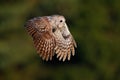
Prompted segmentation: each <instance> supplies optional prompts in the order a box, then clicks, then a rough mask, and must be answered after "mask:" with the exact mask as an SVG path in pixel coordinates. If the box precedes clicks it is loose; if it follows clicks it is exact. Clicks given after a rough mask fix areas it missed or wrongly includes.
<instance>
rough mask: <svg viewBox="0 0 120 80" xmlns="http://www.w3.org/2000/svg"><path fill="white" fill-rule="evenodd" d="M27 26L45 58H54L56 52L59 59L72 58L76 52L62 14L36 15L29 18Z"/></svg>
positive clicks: (41, 55)
mask: <svg viewBox="0 0 120 80" xmlns="http://www.w3.org/2000/svg"><path fill="white" fill-rule="evenodd" d="M25 27H26V29H27V31H28V33H29V35H31V36H32V38H33V42H34V46H35V48H36V50H37V53H38V55H40V57H42V59H43V60H46V61H48V60H52V57H53V56H54V55H55V54H56V55H57V58H59V60H62V61H65V60H66V59H68V60H70V57H71V54H72V55H74V54H75V50H74V47H76V42H75V40H74V39H73V37H72V35H71V33H70V32H69V29H68V27H67V24H66V22H65V18H64V17H63V16H60V15H52V16H43V17H36V18H33V19H31V20H28V21H27V23H26V24H25Z"/></svg>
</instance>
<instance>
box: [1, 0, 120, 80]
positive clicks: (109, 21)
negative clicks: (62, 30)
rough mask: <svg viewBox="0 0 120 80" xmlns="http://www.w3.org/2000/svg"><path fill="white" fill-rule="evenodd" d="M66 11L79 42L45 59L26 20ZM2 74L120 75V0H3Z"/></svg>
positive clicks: (43, 77) (83, 78) (37, 79)
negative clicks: (66, 56) (67, 54)
mask: <svg viewBox="0 0 120 80" xmlns="http://www.w3.org/2000/svg"><path fill="white" fill-rule="evenodd" d="M53 14H60V15H64V16H65V18H66V20H67V24H68V26H69V29H70V31H71V33H72V35H73V36H74V38H75V40H76V42H77V45H78V47H77V48H76V55H75V56H74V57H72V58H71V60H70V61H65V62H62V61H58V60H57V59H56V57H54V59H53V61H48V62H46V61H42V60H41V58H40V57H39V56H38V55H37V54H36V50H35V48H34V46H33V42H32V38H31V37H30V36H29V35H28V34H27V31H26V30H25V28H24V24H25V22H26V21H27V20H29V19H31V18H33V17H37V16H45V15H53ZM0 80H120V0H0Z"/></svg>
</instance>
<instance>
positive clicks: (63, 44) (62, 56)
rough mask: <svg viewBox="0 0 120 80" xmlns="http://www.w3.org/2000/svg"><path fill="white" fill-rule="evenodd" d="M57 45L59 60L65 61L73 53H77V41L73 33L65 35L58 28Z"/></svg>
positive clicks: (56, 50)
mask: <svg viewBox="0 0 120 80" xmlns="http://www.w3.org/2000/svg"><path fill="white" fill-rule="evenodd" d="M55 39H56V47H55V52H56V54H57V58H59V60H62V61H65V60H66V58H67V59H68V60H70V57H71V54H72V55H73V56H74V55H75V49H74V47H76V42H75V40H74V39H73V37H72V35H71V34H69V35H67V36H63V35H62V34H61V32H60V31H59V30H58V31H56V33H55Z"/></svg>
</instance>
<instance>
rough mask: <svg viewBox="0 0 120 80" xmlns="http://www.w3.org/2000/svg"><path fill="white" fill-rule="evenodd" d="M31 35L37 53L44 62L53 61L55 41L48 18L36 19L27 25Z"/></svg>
mask: <svg viewBox="0 0 120 80" xmlns="http://www.w3.org/2000/svg"><path fill="white" fill-rule="evenodd" d="M25 27H26V29H27V31H28V33H29V35H31V36H32V38H33V42H34V46H35V48H36V50H37V53H38V54H39V55H40V57H42V59H43V60H46V61H48V60H49V59H50V60H52V56H53V55H54V47H55V40H54V37H53V34H52V33H51V31H52V30H51V26H50V25H49V23H48V21H47V18H46V17H42V18H34V19H32V20H29V21H28V22H27V23H26V25H25Z"/></svg>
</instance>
